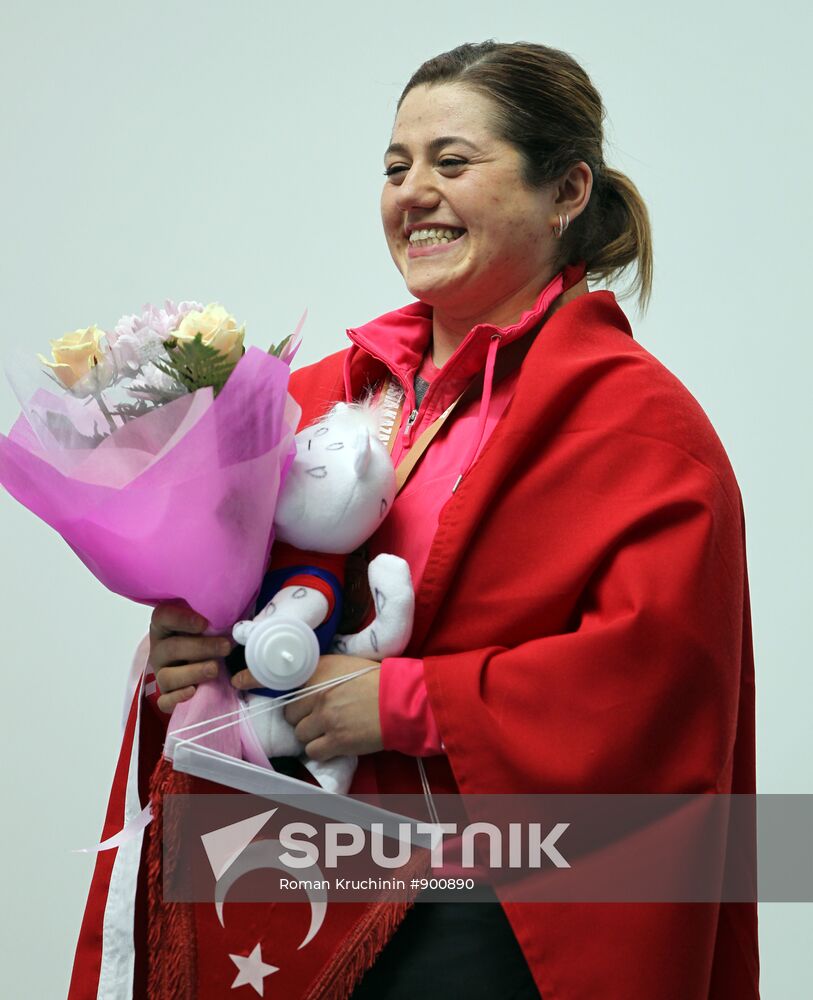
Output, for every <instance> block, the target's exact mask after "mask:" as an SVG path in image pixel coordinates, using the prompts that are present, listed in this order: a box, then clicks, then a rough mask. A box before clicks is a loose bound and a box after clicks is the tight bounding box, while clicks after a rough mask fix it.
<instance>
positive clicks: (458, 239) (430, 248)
mask: <svg viewBox="0 0 813 1000" xmlns="http://www.w3.org/2000/svg"><path fill="white" fill-rule="evenodd" d="M430 232H435V230H430ZM466 237H467V233H465V232H463V233H461V234H460V235H459V236H453V237H452V238H451V239H450V238H449V237H448V236H440V237H438V236H434V237H432V236H430V237H428V238H427V239H421V240H418V241H417V242H416V241H415V240H414V239H410V240H409V241H408V242H407V257H409V258H410V259H412V258H413V257H431V256H432V255H433V254H439V253H449V252H450V251H454V250H455V249H458V248H459V246H460V244H461V243H463V242H464V241H465V240H466Z"/></svg>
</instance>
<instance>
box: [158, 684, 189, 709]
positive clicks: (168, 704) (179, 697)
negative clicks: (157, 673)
mask: <svg viewBox="0 0 813 1000" xmlns="http://www.w3.org/2000/svg"><path fill="white" fill-rule="evenodd" d="M194 693H195V688H194V687H186V688H181V689H180V691H173V692H172V693H171V694H162V695H161V697H160V698H159V699H158V701H157V702H156V705H158V708H159V709H160V710H161V711H162V712H166V713H167V715H168V714H169V713H170V712H171V711H172V709H173V708H175V706H176V705H177V704H178V702H181V701H187V700H188V699H189V698H191V697H192V695H193V694H194Z"/></svg>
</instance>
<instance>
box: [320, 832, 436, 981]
mask: <svg viewBox="0 0 813 1000" xmlns="http://www.w3.org/2000/svg"><path fill="white" fill-rule="evenodd" d="M430 859H431V856H430V854H429V851H425V850H419V851H415V852H414V853H413V856H412V863H411V864H409V865H405V866H404V867H403V868H400V869H399V870H398V876H399V878H403V879H404V880H405V881H406V883H407V885H409V883H410V880H411V879H412V878H419V877H421V876H426V875H427V874H428V873H429V871H430V865H429V862H430ZM416 895H417V892H416ZM414 902H415V898H414V896H413V897H412V898H411V899H409V900H399V901H398V902H397V903H392V902H386V901H383V900H382V901H381V902H378V903H373V904H371V906H370V908H369V909H368V910H367V912H366V913H365V914H364V916H363V917H362V918H361V920H359V921H358V923H357V924H355V925H354V926H353V927H352V928H351V930H350V932H349V934H348V935H347V937H346V938H345V939H344V941H343V942H342V946H341V948H340V949H337V950H336V951H335V952H334V953H333V955H332V956H331V959H330V961H329V962H328V963H327V964H326V965H325V967H324V968H323V969H322V972H321V973H320V975H319V978H318V979H317V980H316V981H315V982H314V983H313V985H312V986H311V988H310V990H309V991H308V992H307V993H306V994H305V995H304V996H303V997H302V1000H348V998H349V997H350V994H351V993H352V992H353V990H354V989H355V988H356V986H358V984H359V981H360V980H361V978H362V976H363V975H364V973H365V972H367V970H368V969H369V968H370V967H371V966H372V965H373V963H374V962H375V960H376V958H377V957H378V955H379V954H380V953H381V951H382V950H383V948H384V946H385V945H386V944H387V942H388V941H389V940H390V938H391V937H392V935H393V934H394V933H395V931H396V929H397V928H398V925H399V924H400V923H401V921H402V920H403V919H404V917H405V916H406V914H407V911H408V910H409V908H410V907H411V906H412V905H413V904H414Z"/></svg>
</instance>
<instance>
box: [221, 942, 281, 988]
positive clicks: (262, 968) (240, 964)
mask: <svg viewBox="0 0 813 1000" xmlns="http://www.w3.org/2000/svg"><path fill="white" fill-rule="evenodd" d="M229 958H230V959H231V960H232V962H234V964H235V965H236V966H237V968H238V969H239V970H240V971H239V972H238V973H237V978H236V979H235V980H234V982H233V983H232V984H231V988H232V989H236V988H237V987H238V986H246V985H249V986H253V987H254V989H255V990H256V991H257V992H258V993H259V994H260V996H263V995H264V994H263V979H265V977H266V976H270V975H271V973H272V972H279V969H278V968H277V967H276V966H275V965H266V963H265V962H264V961H263V956H262V952H261V951H260V945H259V943H258V944H257V945H256V947H255V948H254V951H252V953H251V954H250V955H248V956H246V955H229Z"/></svg>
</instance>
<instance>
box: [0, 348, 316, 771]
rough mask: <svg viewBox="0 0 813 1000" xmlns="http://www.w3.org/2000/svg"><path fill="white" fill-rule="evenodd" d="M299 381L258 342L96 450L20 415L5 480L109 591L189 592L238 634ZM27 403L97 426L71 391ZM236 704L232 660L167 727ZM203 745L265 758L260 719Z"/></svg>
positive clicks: (262, 549) (5, 447) (2, 440)
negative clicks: (205, 385) (293, 387)
mask: <svg viewBox="0 0 813 1000" xmlns="http://www.w3.org/2000/svg"><path fill="white" fill-rule="evenodd" d="M289 376H290V369H289V367H288V365H287V364H286V363H285V362H283V361H281V360H280V359H278V358H275V357H273V356H271V355H268V354H266V353H265V352H264V351H261V350H259V349H258V348H254V347H252V348H249V349H248V350H247V351H246V353H245V354H244V355H243V357H242V358H241V359H240V361H239V362H238V364H237V366H236V367H235V369H234V371H233V372H232V374H231V375H230V376H229V379H228V381H227V382H226V385H225V387H224V388H223V389H222V390H221V392H220V393H219V394H218V395H217V397H216V398H214V396H213V393H212V390H211V389H199V390H198V391H197V392H195V393H190V394H188V395H185V396H182V397H180V398H179V399H177V400H174V401H173V402H170V403H167V404H166V405H164V406H161V407H158V408H157V409H155V410H153V411H151V412H150V413H147V414H145V415H144V416H141V417H139V418H138V419H136V420H132V421H130V422H129V423H128V424H126V425H125V426H124V427H121V428H119V429H117V430H116V431H115V433H113V434H112V435H110V437H108V438H107V439H106V440H104V441H103V442H102V443H101V444H99V445H97V446H96V447H95V448H88V447H86V446H85V447H72V446H71V442H70V440H68V441H67V443H66V439H65V437H64V436H63V438H62V441H61V442H57V441H56V440H55V439H54V441H53V443H49V440H48V436H47V434H43V433H42V426H38V427H37V428H36V430H35V428H34V427H32V424H31V422H30V421H29V418H28V417H26V416H25V415H21V416H20V417H19V419H18V420H17V422H16V423H15V425H14V427H13V428H12V429H11V431H10V432H9V435H8V437H5V436H3V435H0V482H2V484H3V485H4V486H5V487H6V489H7V490H8V491H9V493H11V495H12V496H14V497H15V498H16V499H17V500H19V502H20V503H22V504H23V505H24V506H25V507H27V508H28V509H29V510H31V511H32V512H33V513H34V514H36V515H37V516H38V517H39V518H41V519H42V520H43V521H45V522H46V523H47V524H49V525H51V527H53V528H54V529H55V530H56V531H58V532H59V534H60V535H61V536H62V537H63V538H64V539H65V541H66V542H67V543H68V545H69V546H70V547H71V548H72V549H73V551H74V552H75V553H76V554H77V555H78V556H79V558H80V559H81V560H82V562H83V563H84V564H85V565H86V566H87V567H88V569H89V570H90V571H91V572H92V573H93V574H94V576H96V578H97V579H98V580H100V581H101V582H102V583H103V584H104V585H105V586H106V587H107V588H108V589H109V590H112V591H114V592H115V593H117V594H121V595H122V596H124V597H128V598H130V599H131V600H134V601H138V602H140V603H143V604H147V605H153V606H154V605H155V604H157V603H159V602H164V601H170V600H178V599H180V600H183V601H185V602H186V603H187V604H188V605H189V607H191V608H192V609H194V610H195V611H197V612H198V613H199V614H201V615H203V616H204V617H205V618H206V619H207V620H208V622H209V628H208V629H207V633H208V634H211V635H218V634H225V635H227V634H230V632H231V628H232V626H233V624H234V623H235V622H236V621H238V620H240V618H242V617H245V616H246V614H248V613H250V611H251V609H252V607H253V603H254V601H255V600H256V596H257V593H258V592H259V588H260V585H261V582H262V578H263V574H264V572H265V570H266V567H267V565H268V560H269V556H270V552H271V546H272V543H273V519H274V511H275V509H276V504H277V497H278V494H279V490H280V486H281V484H282V482H283V481H284V478H285V476H286V475H287V472H288V469H289V468H290V464H291V462H292V460H293V455H294V452H295V445H294V433H295V431H296V426H297V423H298V421H299V417H300V413H301V410H300V407H299V406H298V404H297V403H296V402H295V401H294V400H293V398H292V397H291V396H290V395H289V394H288V391H287V387H288V379H289ZM49 396H50V398H49ZM24 410H25V413H28V414H34V419H35V420H36V415H37V414H40V415H41V414H43V413H44V412H48V411H50V412H51V413H54V414H58V415H60V420H61V425H65V426H70V425H71V424H73V425H75V426H77V429H79V430H80V431H81V432H83V433H86V432H87V430H88V428H87V427H85V428H83V427H82V426H81V422H82V420H83V414H84V413H86V412H87V408H86V407H84V406H83V404H82V402H81V401H80V400H76V399H74V398H73V397H70V396H67V395H62V396H58V395H56V394H49V393H48V392H46V391H45V390H42V389H40V390H38V391H37V393H36V394H35V396H34V397H32V398H31V399H30V400H29V401H28V405H27V406H25V407H24ZM63 418H64V419H63ZM84 419H86V418H84ZM51 426H53V424H51ZM238 705H239V700H238V697H237V692H236V691H235V690H234V689H233V688H232V687H231V685H230V684H229V681H228V678H227V675H226V671H225V668H224V667H221V672H220V676H219V677H218V678H217V680H215V681H213V682H206V683H204V684H201V685H199V687H198V689H197V691H196V692H195V695H194V696H193V697H192V698H191V699H190V700H189V701H187V702H184V703H182V704H180V705H179V706H177V708H176V710H175V711H174V712H173V716H172V719H171V722H170V733H171V732H172V731H174V730H175V729H178V728H180V727H181V726H187V725H190V724H192V723H193V722H197V721H200V720H203V719H208V718H213V717H214V716H216V715H221V714H223V713H224V712H229V711H234V710H236V709H237V708H238ZM224 721H229V720H224ZM214 725H218V723H215V724H214ZM201 731H202V730H201ZM189 735H195V733H194V732H193V733H184V734H183V736H189ZM206 745H207V746H211V747H213V748H215V749H219V750H221V751H223V752H225V753H229V754H231V755H234V756H243V757H245V758H246V759H250V760H252V761H253V762H255V763H263V764H265V765H266V766H268V765H267V761H266V760H265V758H264V756H263V755H262V751H261V750H259V746H258V744H257V741H256V738H254V737H253V731H252V730H251V727H250V726H249V725H246V724H241V725H239V726H232V727H230V728H228V729H224V730H221V731H220V732H219V733H217V734H214V735H213V736H212V737H211V738H210V739H208V740H207V741H206ZM258 753H259V755H260V758H261V759H257V754H258Z"/></svg>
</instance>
